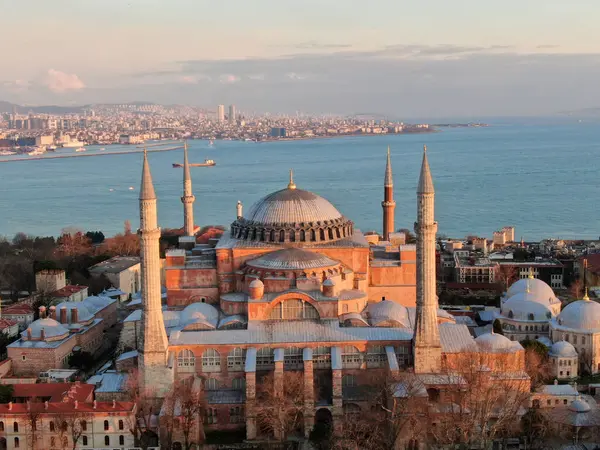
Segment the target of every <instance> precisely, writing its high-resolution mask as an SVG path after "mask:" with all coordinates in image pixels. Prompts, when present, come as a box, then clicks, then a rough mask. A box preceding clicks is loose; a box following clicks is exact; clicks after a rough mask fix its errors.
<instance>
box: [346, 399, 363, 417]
mask: <svg viewBox="0 0 600 450" xmlns="http://www.w3.org/2000/svg"><path fill="white" fill-rule="evenodd" d="M344 416H345V417H346V419H348V420H358V419H359V418H360V406H358V405H357V404H356V403H346V404H344Z"/></svg>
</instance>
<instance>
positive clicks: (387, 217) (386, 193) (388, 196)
mask: <svg viewBox="0 0 600 450" xmlns="http://www.w3.org/2000/svg"><path fill="white" fill-rule="evenodd" d="M381 207H382V208H383V240H384V241H389V240H390V233H393V232H394V210H395V209H396V202H395V201H394V179H393V177H392V161H391V159H390V147H389V145H388V150H387V163H386V165H385V178H384V180H383V201H382V202H381Z"/></svg>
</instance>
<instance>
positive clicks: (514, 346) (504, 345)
mask: <svg viewBox="0 0 600 450" xmlns="http://www.w3.org/2000/svg"><path fill="white" fill-rule="evenodd" d="M475 343H476V344H477V345H478V346H479V347H480V348H481V350H483V351H486V352H492V353H504V352H512V351H516V350H520V349H522V348H523V347H522V346H521V344H519V343H518V342H514V341H511V340H510V339H508V338H507V337H506V336H503V335H501V334H498V333H485V334H482V335H481V336H479V337H477V338H475Z"/></svg>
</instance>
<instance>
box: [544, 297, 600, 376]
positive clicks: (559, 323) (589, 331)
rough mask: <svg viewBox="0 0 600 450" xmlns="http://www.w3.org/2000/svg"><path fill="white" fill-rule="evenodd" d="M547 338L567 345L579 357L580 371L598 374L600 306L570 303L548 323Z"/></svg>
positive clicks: (584, 300) (586, 301)
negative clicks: (548, 334) (564, 342)
mask: <svg viewBox="0 0 600 450" xmlns="http://www.w3.org/2000/svg"><path fill="white" fill-rule="evenodd" d="M550 339H551V340H552V341H553V342H558V341H566V342H568V343H570V344H571V345H572V346H573V347H574V348H575V350H576V351H577V354H578V355H579V372H587V373H592V374H596V373H599V372H600V304H598V303H596V302H595V301H592V300H590V298H589V297H588V295H587V293H586V294H585V296H584V297H583V299H582V300H577V301H575V302H572V303H569V304H568V305H567V306H565V307H564V309H563V310H562V311H561V313H560V314H559V315H558V316H556V317H555V318H553V319H552V320H551V321H550Z"/></svg>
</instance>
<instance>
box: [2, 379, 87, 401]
mask: <svg viewBox="0 0 600 450" xmlns="http://www.w3.org/2000/svg"><path fill="white" fill-rule="evenodd" d="M94 388H95V386H94V385H93V384H85V383H40V384H13V394H12V396H13V398H48V397H49V398H50V402H61V401H63V400H64V399H71V400H77V401H79V402H84V401H86V400H88V399H91V398H92V394H93V393H94Z"/></svg>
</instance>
